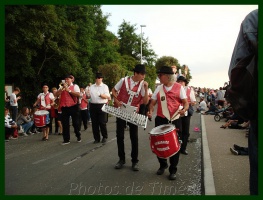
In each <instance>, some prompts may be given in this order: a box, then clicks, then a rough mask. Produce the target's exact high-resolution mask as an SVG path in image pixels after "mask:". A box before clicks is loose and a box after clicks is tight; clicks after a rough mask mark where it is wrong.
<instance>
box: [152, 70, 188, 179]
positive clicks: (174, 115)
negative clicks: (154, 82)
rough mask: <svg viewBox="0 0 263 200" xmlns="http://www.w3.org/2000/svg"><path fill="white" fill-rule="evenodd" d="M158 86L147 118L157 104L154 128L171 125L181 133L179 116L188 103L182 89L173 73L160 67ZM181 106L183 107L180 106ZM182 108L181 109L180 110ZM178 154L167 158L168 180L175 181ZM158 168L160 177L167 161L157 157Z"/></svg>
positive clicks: (186, 108) (185, 109)
mask: <svg viewBox="0 0 263 200" xmlns="http://www.w3.org/2000/svg"><path fill="white" fill-rule="evenodd" d="M157 73H158V78H159V79H160V83H161V85H159V86H158V87H157V88H156V89H155V91H154V93H153V95H152V101H151V104H150V106H149V112H148V117H152V114H153V110H154V106H155V105H156V104H157V116H156V118H155V127H157V126H160V125H163V124H169V123H172V124H174V125H175V127H176V129H177V130H178V132H179V135H180V131H181V120H180V116H181V115H183V114H184V113H185V111H187V110H188V102H187V97H186V93H185V90H184V88H183V87H182V86H181V85H180V84H179V83H176V82H175V80H174V79H175V76H174V72H173V70H172V68H171V67H169V66H162V67H161V68H160V69H159V70H158V71H157ZM180 105H183V106H180ZM181 107H182V108H181ZM179 155H180V154H179V153H176V154H175V155H173V156H171V157H170V158H169V161H170V167H169V172H170V175H169V177H168V178H169V179H170V180H175V179H176V171H177V164H178V162H179ZM157 158H158V161H159V163H160V167H159V169H158V171H157V175H162V174H163V173H164V171H165V169H166V168H168V164H167V159H164V158H160V157H158V156H157Z"/></svg>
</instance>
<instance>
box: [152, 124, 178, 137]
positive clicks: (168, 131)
mask: <svg viewBox="0 0 263 200" xmlns="http://www.w3.org/2000/svg"><path fill="white" fill-rule="evenodd" d="M161 126H171V127H173V128H172V129H170V130H167V131H165V132H162V133H152V131H153V130H154V129H157V128H160V127H161ZM173 130H175V126H174V125H173V124H162V125H159V126H156V127H154V128H153V129H152V130H151V131H150V132H149V134H150V135H165V134H167V133H170V132H171V131H173Z"/></svg>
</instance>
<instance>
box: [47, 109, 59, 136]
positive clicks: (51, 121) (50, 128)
mask: <svg viewBox="0 0 263 200" xmlns="http://www.w3.org/2000/svg"><path fill="white" fill-rule="evenodd" d="M50 112H51V111H50ZM55 113H56V115H58V110H57V109H55ZM53 119H55V133H58V118H57V117H51V113H50V127H49V133H52V124H53Z"/></svg>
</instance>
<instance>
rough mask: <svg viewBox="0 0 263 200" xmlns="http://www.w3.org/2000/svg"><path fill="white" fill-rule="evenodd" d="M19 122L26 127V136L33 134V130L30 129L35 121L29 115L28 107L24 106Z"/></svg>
mask: <svg viewBox="0 0 263 200" xmlns="http://www.w3.org/2000/svg"><path fill="white" fill-rule="evenodd" d="M17 124H18V125H20V126H22V128H23V129H24V133H23V135H24V136H28V135H27V134H31V132H29V129H30V128H31V127H32V126H33V124H34V122H33V121H32V119H31V117H30V115H29V109H28V107H23V108H22V111H21V113H20V114H19V115H18V118H17Z"/></svg>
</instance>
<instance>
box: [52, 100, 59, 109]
mask: <svg viewBox="0 0 263 200" xmlns="http://www.w3.org/2000/svg"><path fill="white" fill-rule="evenodd" d="M59 104H60V98H59V97H57V98H56V99H55V101H54V105H53V107H54V108H55V109H58V107H59Z"/></svg>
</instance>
